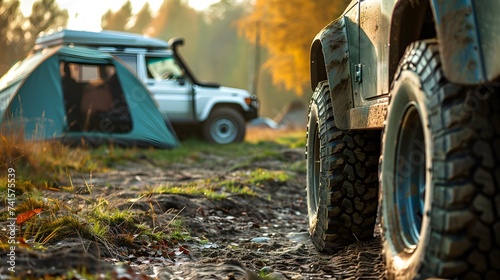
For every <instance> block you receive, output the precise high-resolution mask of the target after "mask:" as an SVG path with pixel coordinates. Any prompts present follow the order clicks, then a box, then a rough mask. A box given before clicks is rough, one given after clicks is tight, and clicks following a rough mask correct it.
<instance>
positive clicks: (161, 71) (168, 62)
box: [146, 56, 184, 80]
mask: <svg viewBox="0 0 500 280" xmlns="http://www.w3.org/2000/svg"><path fill="white" fill-rule="evenodd" d="M146 67H147V71H148V78H149V79H155V80H171V79H173V80H176V79H179V78H183V77H184V70H183V69H182V68H181V67H180V66H179V64H177V62H176V61H175V59H174V58H173V57H171V56H170V57H158V56H146Z"/></svg>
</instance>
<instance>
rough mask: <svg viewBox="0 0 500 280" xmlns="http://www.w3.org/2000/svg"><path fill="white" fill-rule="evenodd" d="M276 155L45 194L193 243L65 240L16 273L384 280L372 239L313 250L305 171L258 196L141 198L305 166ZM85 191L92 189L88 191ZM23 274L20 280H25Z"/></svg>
mask: <svg viewBox="0 0 500 280" xmlns="http://www.w3.org/2000/svg"><path fill="white" fill-rule="evenodd" d="M221 149H223V147H221ZM279 152H280V153H281V154H282V157H281V159H277V157H262V159H260V160H257V161H253V162H251V163H249V164H241V167H238V168H235V166H236V167H237V166H239V165H238V163H239V162H244V161H245V160H247V159H245V158H237V159H234V158H224V157H220V156H214V155H212V154H203V155H201V156H202V157H205V158H204V159H203V160H197V161H193V162H188V163H182V164H172V165H170V166H169V167H168V168H166V167H165V166H159V165H157V164H156V162H155V161H154V160H151V159H149V158H148V157H146V156H143V155H139V156H138V158H137V159H136V160H134V161H131V162H123V163H120V164H118V165H116V166H114V167H113V169H112V170H110V171H109V172H106V173H99V174H92V175H90V174H81V175H80V176H75V175H73V176H72V178H73V179H72V184H73V185H74V186H75V187H77V188H78V187H79V188H81V191H80V192H77V193H76V194H75V193H67V192H50V191H47V194H46V196H47V197H57V198H59V199H61V200H63V201H66V202H67V203H68V205H71V203H72V202H73V201H76V200H77V198H87V199H91V198H92V199H96V198H99V197H104V198H106V201H108V202H109V204H110V205H111V206H112V207H116V208H117V209H128V210H133V211H136V213H139V214H140V215H149V216H151V215H153V216H154V219H153V220H152V221H149V222H153V223H155V225H156V227H158V228H159V229H161V228H162V227H167V226H168V225H169V223H171V222H172V221H173V220H175V219H178V218H181V219H182V220H183V221H184V224H183V227H184V229H185V233H186V234H188V235H189V236H191V238H189V239H188V240H187V241H180V242H177V243H176V242H165V243H161V242H156V243H151V242H145V243H144V244H142V243H141V242H140V241H138V240H136V241H134V244H133V245H123V246H119V245H109V246H108V245H106V242H93V241H89V240H85V239H82V238H74V237H71V238H67V239H64V240H62V241H60V242H58V243H57V244H52V245H51V246H48V248H46V249H48V250H46V251H45V253H44V254H39V253H36V252H35V253H33V252H24V251H23V250H19V251H18V252H17V259H16V261H17V268H18V270H17V271H20V272H19V273H24V274H26V273H27V274H32V275H33V274H35V275H36V274H38V275H42V274H44V275H46V274H57V273H58V272H62V273H63V271H64V270H65V269H67V268H68V267H75V266H84V267H86V270H87V271H90V272H95V271H100V272H102V273H106V271H108V274H107V275H108V276H106V277H110V276H109V275H112V276H111V278H116V279H148V278H150V279H229V280H230V279H260V278H259V275H260V276H263V275H267V277H268V278H265V279H381V278H383V273H384V270H383V264H382V257H381V254H380V252H381V245H380V238H379V237H378V236H376V237H375V238H374V239H373V240H372V241H369V242H362V243H358V244H354V245H352V246H349V247H347V248H344V249H342V250H339V251H338V252H337V253H335V254H333V255H325V254H321V253H318V252H317V251H316V250H315V248H314V246H313V244H312V243H311V241H310V240H309V236H308V232H307V213H306V212H307V207H306V200H305V174H304V169H302V170H301V171H300V168H295V169H298V170H299V171H292V170H285V171H286V172H288V173H291V176H289V177H290V179H288V180H286V181H279V180H267V181H265V182H261V183H260V184H259V185H255V186H250V188H251V189H252V191H254V192H255V193H257V195H255V196H249V195H241V194H232V195H229V196H228V197H227V198H225V199H210V198H207V197H206V196H203V195H180V194H166V193H164V194H150V195H141V191H142V192H143V191H144V188H146V187H147V186H152V185H155V184H156V185H157V184H165V183H168V182H169V183H171V184H175V183H180V182H182V183H183V184H184V183H188V182H193V184H197V183H199V182H207V180H216V179H217V180H221V179H234V180H235V181H237V180H238V178H237V177H238V176H241V174H242V173H241V172H248V173H251V172H254V171H255V170H263V171H278V170H284V169H286V168H288V167H289V166H291V164H293V163H296V165H295V166H297V165H300V164H301V162H302V163H304V164H305V161H304V149H303V148H297V149H288V148H283V149H282V150H280V151H279ZM238 174H240V175H238ZM67 183H68V182H62V183H61V184H67ZM88 185H91V186H92V189H91V191H88V188H87V186H88ZM1 258H2V265H1V266H0V267H2V266H3V265H4V264H5V262H6V261H7V260H8V259H6V254H4V253H3V252H2V255H1ZM118 267H120V268H118ZM1 270H2V269H0V271H1ZM109 271H113V272H112V274H109ZM2 272H3V273H5V272H6V271H5V270H4V271H2ZM17 273H18V272H16V275H17ZM0 274H1V273H0ZM24 274H19V275H18V276H19V277H21V279H22V278H23V277H24V276H22V275H24ZM103 275H104V274H103ZM0 279H8V278H7V277H6V276H4V277H0ZM75 279H82V278H78V277H76V278H75ZM106 279H108V278H106Z"/></svg>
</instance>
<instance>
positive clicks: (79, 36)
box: [35, 29, 169, 50]
mask: <svg viewBox="0 0 500 280" xmlns="http://www.w3.org/2000/svg"><path fill="white" fill-rule="evenodd" d="M60 45H79V46H91V47H129V48H146V49H163V50H164V49H167V48H169V44H168V43H167V42H165V41H163V40H160V39H155V38H148V37H144V36H142V35H139V34H131V33H126V32H119V31H109V30H103V31H101V32H92V31H81V30H71V29H63V30H61V31H57V32H54V33H51V34H47V35H43V36H40V37H38V38H37V39H36V41H35V50H39V49H43V48H46V47H52V46H60Z"/></svg>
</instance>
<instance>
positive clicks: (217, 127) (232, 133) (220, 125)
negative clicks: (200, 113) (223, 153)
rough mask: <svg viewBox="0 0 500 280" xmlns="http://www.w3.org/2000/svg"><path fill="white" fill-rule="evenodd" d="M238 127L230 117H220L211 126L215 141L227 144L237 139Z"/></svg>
mask: <svg viewBox="0 0 500 280" xmlns="http://www.w3.org/2000/svg"><path fill="white" fill-rule="evenodd" d="M237 132H238V128H237V127H236V125H235V124H234V123H233V122H232V121H230V120H228V119H218V120H217V121H215V122H214V123H213V125H212V126H211V127H210V134H211V135H212V138H213V139H214V141H215V142H217V143H221V144H226V143H231V142H232V141H234V139H236V134H237Z"/></svg>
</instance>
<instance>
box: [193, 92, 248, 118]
mask: <svg viewBox="0 0 500 280" xmlns="http://www.w3.org/2000/svg"><path fill="white" fill-rule="evenodd" d="M196 102H197V103H196V106H197V107H198V110H197V112H198V121H199V122H203V121H205V120H206V119H207V118H208V116H209V115H210V113H211V112H212V110H213V108H214V107H215V106H216V105H219V104H222V105H224V106H228V107H233V108H241V109H242V110H243V111H248V110H249V106H248V105H247V104H246V103H245V101H244V100H242V98H241V96H229V97H228V96H222V97H210V98H200V99H197V101H196Z"/></svg>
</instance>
